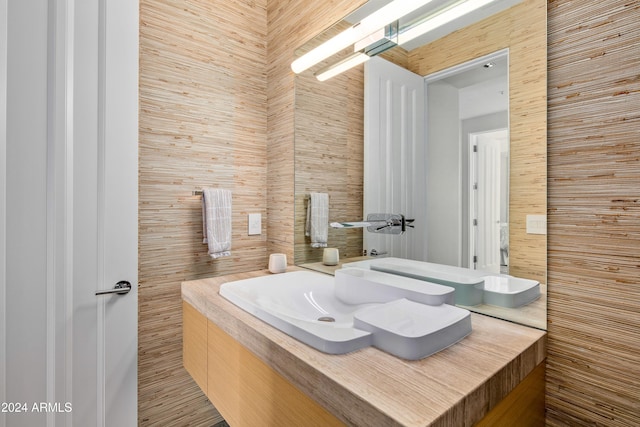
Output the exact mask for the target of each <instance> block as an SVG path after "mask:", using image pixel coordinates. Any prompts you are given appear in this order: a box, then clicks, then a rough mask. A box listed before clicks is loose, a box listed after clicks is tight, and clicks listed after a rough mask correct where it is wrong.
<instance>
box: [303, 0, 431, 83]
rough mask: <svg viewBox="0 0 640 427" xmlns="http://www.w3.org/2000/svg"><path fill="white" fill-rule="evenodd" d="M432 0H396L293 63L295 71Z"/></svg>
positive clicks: (323, 58) (338, 50) (307, 66)
mask: <svg viewBox="0 0 640 427" xmlns="http://www.w3.org/2000/svg"><path fill="white" fill-rule="evenodd" d="M431 1H432V0H395V1H392V2H391V3H389V4H387V5H386V6H384V7H382V8H380V9H378V10H377V11H375V12H373V13H372V14H371V15H369V16H367V17H366V18H363V19H362V21H360V22H359V23H357V24H355V25H354V26H352V27H350V28H348V29H346V30H345V31H343V32H341V33H340V34H338V35H337V36H335V37H333V38H331V39H329V40H328V41H326V42H324V43H323V44H321V45H320V46H318V47H316V48H315V49H312V50H310V51H309V52H307V53H305V54H304V55H302V56H301V57H300V58H298V59H296V60H295V61H293V62H292V63H291V69H292V70H293V72H294V73H301V72H303V71H304V70H307V69H309V68H311V67H313V66H314V65H316V64H317V63H319V62H321V61H323V60H325V59H327V58H328V57H330V56H331V55H333V54H335V53H338V52H340V51H341V50H342V49H346V48H347V47H349V46H350V45H352V44H354V43H355V42H357V41H359V40H362V39H363V38H365V37H366V36H368V35H369V34H371V33H373V32H374V31H376V30H378V29H379V28H382V27H384V26H386V25H388V24H390V23H392V22H393V21H396V20H398V19H400V18H402V17H403V16H405V15H406V14H408V13H411V12H413V11H414V10H416V9H419V8H420V7H422V6H424V5H426V4H428V3H430V2H431Z"/></svg>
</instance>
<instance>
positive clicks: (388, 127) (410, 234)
mask: <svg viewBox="0 0 640 427" xmlns="http://www.w3.org/2000/svg"><path fill="white" fill-rule="evenodd" d="M424 90H425V89H424V79H423V78H422V77H421V76H418V75H417V74H414V73H412V72H410V71H407V70H406V69H404V68H402V67H399V66H397V65H395V64H393V63H391V62H389V61H386V60H384V59H382V58H380V57H374V58H371V60H370V61H369V62H367V63H366V65H365V99H364V108H365V119H364V141H365V142H364V144H365V148H364V212H363V214H364V217H365V218H366V216H367V215H368V214H376V213H390V214H402V215H405V217H406V218H411V219H415V222H414V224H415V228H413V229H409V230H408V231H407V232H406V233H405V234H403V235H389V234H382V233H371V232H367V231H365V232H364V249H366V250H367V253H371V251H372V250H373V249H375V250H376V251H377V252H378V253H381V254H385V255H388V256H394V257H401V258H410V259H417V260H425V259H426V258H425V257H426V227H425V217H426V201H425V181H426V178H425V164H426V149H425V141H424V122H425V120H424Z"/></svg>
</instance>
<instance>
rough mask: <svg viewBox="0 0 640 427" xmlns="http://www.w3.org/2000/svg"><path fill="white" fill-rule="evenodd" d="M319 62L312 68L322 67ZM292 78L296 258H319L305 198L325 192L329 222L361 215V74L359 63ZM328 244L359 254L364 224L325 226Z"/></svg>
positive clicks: (344, 252) (297, 260)
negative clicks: (325, 75) (332, 73)
mask: <svg viewBox="0 0 640 427" xmlns="http://www.w3.org/2000/svg"><path fill="white" fill-rule="evenodd" d="M326 65H327V64H322V65H320V66H317V67H314V68H313V70H316V69H317V68H321V67H323V66H326ZM295 78H296V82H295V92H296V98H295V120H294V122H295V195H296V196H295V197H296V199H295V200H296V204H295V263H296V264H299V263H303V262H317V261H321V260H322V248H312V247H311V241H310V238H309V237H305V223H306V217H307V215H306V212H307V204H308V200H307V197H308V195H309V193H311V192H321V193H327V194H328V195H329V221H354V220H358V219H360V218H361V216H362V196H363V170H362V159H363V156H364V144H363V142H362V141H363V138H364V136H363V131H364V115H363V110H364V74H363V72H362V67H358V68H355V69H352V70H349V71H348V72H345V73H342V74H341V75H339V76H336V77H334V78H332V79H330V80H328V81H325V82H320V81H318V80H317V79H316V78H315V76H314V75H313V72H312V71H308V72H305V73H302V74H300V75H297V76H296V77H295ZM328 245H329V246H330V247H335V248H338V249H339V251H340V256H341V257H353V256H360V255H361V254H362V229H352V230H336V229H333V228H331V227H329V234H328Z"/></svg>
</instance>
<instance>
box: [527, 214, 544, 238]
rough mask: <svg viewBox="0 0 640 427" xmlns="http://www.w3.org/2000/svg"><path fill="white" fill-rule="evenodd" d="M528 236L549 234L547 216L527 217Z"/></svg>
mask: <svg viewBox="0 0 640 427" xmlns="http://www.w3.org/2000/svg"><path fill="white" fill-rule="evenodd" d="M527 234H547V216H546V215H527Z"/></svg>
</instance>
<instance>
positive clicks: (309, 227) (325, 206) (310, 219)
mask: <svg viewBox="0 0 640 427" xmlns="http://www.w3.org/2000/svg"><path fill="white" fill-rule="evenodd" d="M328 225H329V195H328V194H327V193H311V197H310V198H309V204H308V205H307V223H306V226H305V235H306V236H309V237H311V247H312V248H326V247H327V240H328V237H329V227H328Z"/></svg>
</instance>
